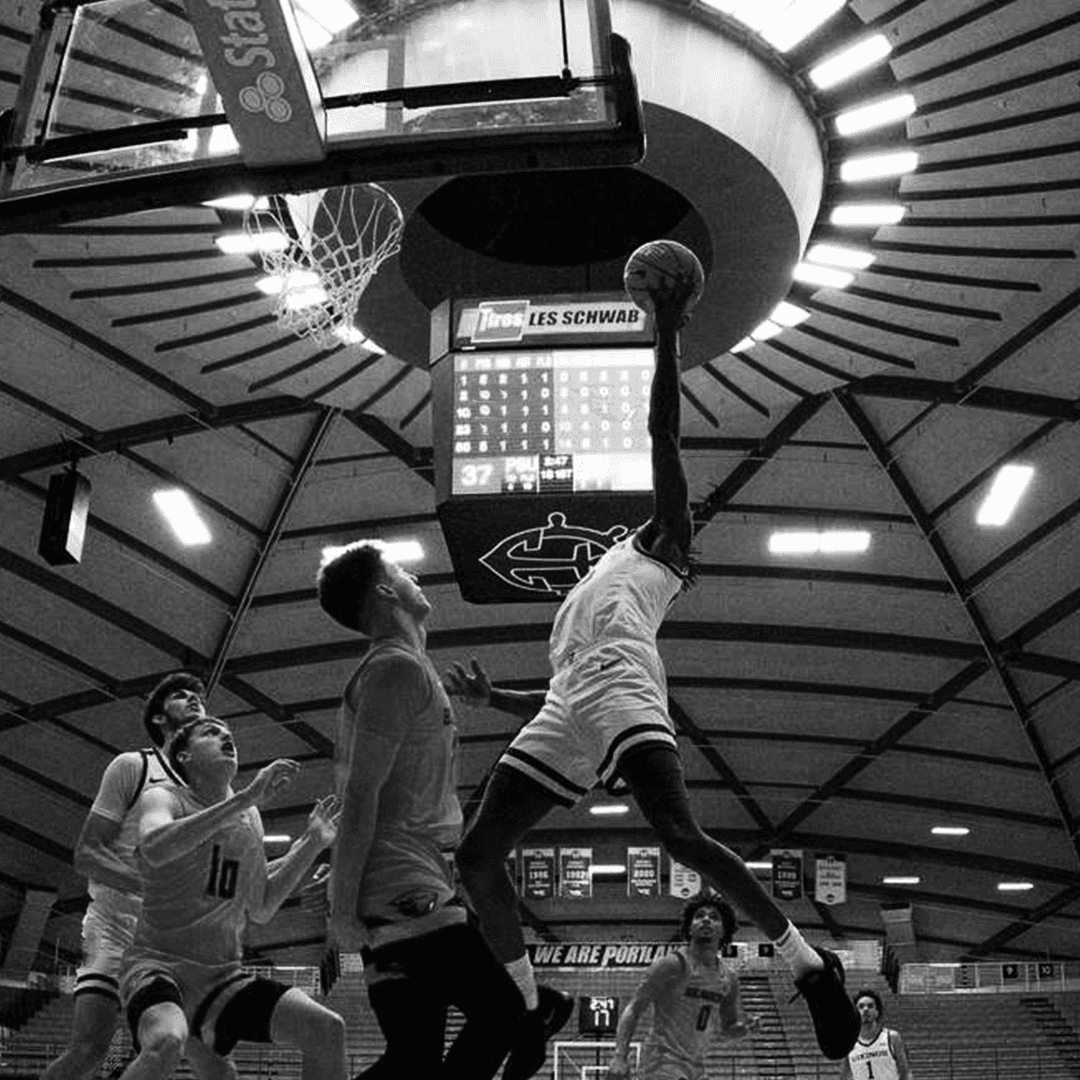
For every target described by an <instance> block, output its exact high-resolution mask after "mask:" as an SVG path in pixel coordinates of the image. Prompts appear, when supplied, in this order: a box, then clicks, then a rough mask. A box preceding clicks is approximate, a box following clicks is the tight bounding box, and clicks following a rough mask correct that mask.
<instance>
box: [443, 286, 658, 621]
mask: <svg viewBox="0 0 1080 1080" xmlns="http://www.w3.org/2000/svg"><path fill="white" fill-rule="evenodd" d="M652 346H653V327H652V325H651V317H650V316H648V315H646V314H645V313H644V312H643V311H641V310H640V309H639V308H637V306H636V305H635V304H633V303H632V302H631V301H630V300H628V299H627V298H626V297H625V296H623V295H620V294H601V295H585V296H558V297H528V298H513V299H499V300H464V301H454V302H450V301H448V302H446V303H444V304H443V305H442V306H441V307H440V308H439V309H436V311H435V312H434V314H433V316H432V350H431V356H432V364H431V376H432V415H433V434H434V444H435V445H434V451H435V494H436V506H437V509H438V514H439V519H440V522H441V524H442V527H443V533H444V535H445V536H446V540H447V546H448V548H449V550H450V554H451V558H452V559H453V562H454V569H455V572H456V576H457V578H458V581H459V584H460V586H461V590H462V595H463V596H464V597H465V598H466V599H467V600H472V601H474V602H477V603H494V602H504V601H508V600H514V601H529V600H548V601H551V600H558V599H560V598H561V597H562V596H563V595H565V593H566V592H567V591H568V590H569V589H570V588H571V587H572V586H573V585H574V584H575V583H576V582H577V581H578V580H580V578H581V577H582V576H584V574H585V573H587V572H588V569H589V567H590V566H591V565H592V564H593V563H594V562H595V561H596V560H597V559H598V558H599V557H600V556H601V555H602V554H603V553H604V551H605V550H607V548H608V547H610V546H611V544H613V543H615V542H617V541H618V540H620V539H622V538H623V537H624V536H626V535H628V533H629V531H630V530H631V529H632V528H635V527H637V526H638V525H640V524H642V522H644V521H645V519H646V518H647V517H648V515H649V513H651V509H652V494H651V493H652V463H651V454H650V451H651V446H650V439H649V432H648V417H649V395H650V392H651V387H652V379H653V371H654V368H655V355H654V352H653V347H652Z"/></svg>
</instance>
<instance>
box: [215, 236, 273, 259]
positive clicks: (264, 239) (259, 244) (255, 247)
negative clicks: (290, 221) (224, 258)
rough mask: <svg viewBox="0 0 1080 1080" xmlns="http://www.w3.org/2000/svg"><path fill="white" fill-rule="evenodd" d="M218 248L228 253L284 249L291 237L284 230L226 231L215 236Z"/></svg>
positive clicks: (248, 253) (244, 253) (240, 253)
mask: <svg viewBox="0 0 1080 1080" xmlns="http://www.w3.org/2000/svg"><path fill="white" fill-rule="evenodd" d="M214 243H215V244H216V245H217V247H218V250H219V251H222V252H224V253H225V254H226V255H253V254H254V253H255V252H256V251H284V250H285V249H286V248H287V247H288V246H289V238H288V237H287V236H286V235H285V234H284V233H283V232H276V231H270V230H267V231H266V232H263V233H254V234H252V235H251V236H248V234H247V233H226V234H225V235H224V236H217V237H215V238H214Z"/></svg>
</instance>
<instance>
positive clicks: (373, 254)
mask: <svg viewBox="0 0 1080 1080" xmlns="http://www.w3.org/2000/svg"><path fill="white" fill-rule="evenodd" d="M403 224H404V219H403V216H402V213H401V207H400V206H399V205H398V204H397V200H395V199H394V197H393V196H392V195H391V194H390V193H389V192H387V191H385V190H384V189H383V188H381V187H379V186H378V185H377V184H354V185H351V186H348V187H337V188H324V189H322V190H321V191H308V192H304V193H302V194H300V195H275V196H273V197H271V199H270V200H269V205H268V206H264V208H263V209H255V208H252V209H250V210H248V211H247V212H246V213H245V214H244V231H245V232H246V233H247V235H248V236H249V237H250V238H251V240H252V242H253V243H254V245H255V248H256V252H257V254H258V257H259V259H260V261H261V263H262V266H263V270H264V271H265V272H266V275H267V277H266V278H265V279H264V283H263V285H262V287H263V288H264V290H265V291H267V292H271V293H272V295H274V296H275V297H276V301H277V308H276V313H277V318H278V322H279V323H280V324H281V326H283V327H284V328H285V329H286V330H289V331H291V332H292V333H294V334H298V335H300V336H301V337H307V338H311V339H312V340H313V341H314V342H315V343H316V344H318V345H320V346H322V347H324V348H325V347H328V346H332V345H336V344H340V343H342V342H346V343H348V342H349V341H353V340H356V337H357V336H358V332H357V331H356V329H355V319H356V308H357V305H358V304H359V303H360V297H361V296H362V295H363V293H364V290H365V289H366V288H367V287H368V285H369V284H370V282H371V279H372V278H373V277H374V276H375V274H376V273H377V271H378V269H379V267H380V266H381V265H382V263H384V262H385V261H386V260H387V259H388V258H389V257H390V256H391V255H395V254H397V252H398V251H400V250H401V230H402V227H403Z"/></svg>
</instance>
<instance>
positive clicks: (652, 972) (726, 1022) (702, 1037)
mask: <svg viewBox="0 0 1080 1080" xmlns="http://www.w3.org/2000/svg"><path fill="white" fill-rule="evenodd" d="M682 932H683V937H685V938H687V939H688V941H689V944H688V945H687V947H686V948H685V949H679V951H678V952H674V953H669V954H668V955H667V956H662V957H661V958H660V959H659V960H657V961H656V962H655V963H654V964H653V965H652V967H650V968H649V970H648V973H647V974H646V975H645V978H644V979H643V980H642V983H641V985H640V986H639V987H638V989H637V992H636V993H635V994H634V999H633V1001H631V1002H630V1004H629V1005H627V1006H626V1008H625V1009H624V1010H623V1014H622V1016H621V1017H619V1027H618V1031H617V1032H616V1034H615V1053H614V1054H613V1055H612V1058H611V1062H610V1064H609V1065H608V1074H607V1075H608V1080H627V1078H628V1077H629V1075H630V1064H629V1050H630V1040H631V1039H632V1038H633V1037H634V1031H635V1030H636V1028H637V1025H638V1021H639V1020H640V1019H641V1016H642V1015H643V1014H644V1012H645V1011H646V1010H647V1009H648V1008H650V1007H651V1008H652V1010H653V1026H652V1032H651V1033H650V1034H649V1037H648V1039H647V1040H646V1042H645V1051H644V1053H643V1054H642V1058H641V1069H640V1071H639V1073H638V1077H639V1080H705V1077H706V1076H707V1075H708V1074H707V1072H706V1068H705V1055H706V1053H707V1051H708V1049H709V1046H710V1044H711V1043H712V1041H713V1040H714V1038H717V1037H719V1038H726V1039H740V1038H742V1037H744V1036H745V1035H748V1034H750V1032H752V1031H754V1030H756V1028H757V1023H758V1018H757V1017H756V1016H751V1017H747V1016H744V1015H743V1010H742V1004H741V1002H740V1000H739V980H738V977H737V976H736V975H735V973H734V972H733V971H731V970H730V969H729V968H728V967H727V965H725V964H724V962H723V961H722V960H721V959H720V955H719V954H720V949H721V948H723V946H725V945H726V944H727V943H728V942H729V941H731V936H732V934H733V933H734V932H735V912H734V911H732V910H731V906H730V905H729V904H725V903H724V902H723V901H722V900H720V899H719V898H718V897H716V896H714V895H712V894H710V893H702V894H701V895H699V896H696V897H694V899H693V900H691V901H690V903H688V904H687V905H686V908H685V909H684V910H683V919H682Z"/></svg>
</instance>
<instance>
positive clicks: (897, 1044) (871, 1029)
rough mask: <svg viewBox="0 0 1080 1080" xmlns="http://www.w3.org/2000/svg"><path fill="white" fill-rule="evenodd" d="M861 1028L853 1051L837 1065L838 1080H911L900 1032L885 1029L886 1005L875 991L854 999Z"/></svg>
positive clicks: (858, 994)
mask: <svg viewBox="0 0 1080 1080" xmlns="http://www.w3.org/2000/svg"><path fill="white" fill-rule="evenodd" d="M854 1001H855V1008H856V1009H858V1010H859V1019H860V1020H861V1021H862V1028H861V1029H860V1031H859V1041H858V1042H857V1043H856V1044H855V1049H854V1050H852V1051H851V1053H850V1054H848V1056H847V1057H846V1058H845V1059H844V1064H843V1065H841V1066H840V1080H911V1066H910V1065H909V1064H908V1057H907V1050H906V1049H905V1048H904V1040H903V1039H902V1038H900V1032H899V1031H894V1030H893V1029H892V1028H887V1027H885V1023H884V1021H885V1006H884V1005H882V1003H881V997H880V996H879V994H878V993H877V991H876V990H860V991H859V992H858V993H857V994H856V995H855V997H854Z"/></svg>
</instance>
